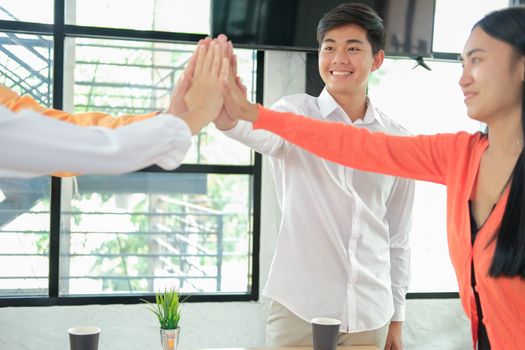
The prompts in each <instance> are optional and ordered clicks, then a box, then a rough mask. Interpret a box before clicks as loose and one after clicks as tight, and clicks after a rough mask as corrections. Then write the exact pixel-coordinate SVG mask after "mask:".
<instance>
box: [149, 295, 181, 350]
mask: <svg viewBox="0 0 525 350" xmlns="http://www.w3.org/2000/svg"><path fill="white" fill-rule="evenodd" d="M144 301H145V302H146V303H148V305H149V309H150V310H151V312H153V313H154V314H155V316H157V319H158V320H159V323H160V342H161V344H162V350H175V349H177V343H178V341H179V331H180V328H179V320H180V304H181V303H180V302H179V292H178V291H177V290H176V289H175V288H170V289H165V290H164V291H163V292H157V293H155V304H152V303H150V302H148V301H147V300H144Z"/></svg>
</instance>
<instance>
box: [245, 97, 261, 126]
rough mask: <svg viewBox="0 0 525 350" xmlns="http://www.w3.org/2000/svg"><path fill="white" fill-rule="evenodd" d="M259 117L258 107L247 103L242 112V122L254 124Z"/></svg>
mask: <svg viewBox="0 0 525 350" xmlns="http://www.w3.org/2000/svg"><path fill="white" fill-rule="evenodd" d="M258 117H259V107H258V105H257V104H256V103H250V102H248V103H247V104H246V106H245V108H244V110H243V118H242V119H244V120H247V121H250V122H252V123H254V122H255V121H256V120H257V118H258Z"/></svg>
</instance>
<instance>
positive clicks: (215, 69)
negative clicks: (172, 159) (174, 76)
mask: <svg viewBox="0 0 525 350" xmlns="http://www.w3.org/2000/svg"><path fill="white" fill-rule="evenodd" d="M207 40H211V39H205V41H207ZM208 42H209V41H208ZM225 55H226V48H225V45H223V44H220V43H218V42H216V41H211V42H210V43H209V44H207V43H206V42H201V43H200V44H199V45H198V47H197V51H196V53H195V54H194V57H195V58H192V60H193V59H194V60H195V62H194V66H193V63H192V62H190V64H189V65H188V68H187V69H186V71H188V72H187V73H188V75H189V74H190V73H193V78H192V79H191V87H189V89H188V90H187V92H186V93H185V95H184V102H185V104H186V106H187V108H188V112H186V113H184V114H182V115H180V117H181V118H182V119H184V120H185V121H186V123H188V125H189V127H190V129H191V131H192V133H193V134H196V133H197V132H199V130H200V129H201V128H202V127H204V126H205V125H207V124H208V123H209V122H211V121H213V120H214V119H215V118H216V117H217V115H218V114H219V111H220V110H221V108H222V105H223V90H224V83H223V82H224V81H225V80H226V79H227V76H228V72H229V69H230V63H229V60H228V59H227V58H226V57H225ZM186 71H185V73H184V74H186ZM185 78H186V76H185ZM185 78H183V80H182V82H181V84H182V85H183V87H184V83H183V82H184V80H185ZM177 97H179V96H177Z"/></svg>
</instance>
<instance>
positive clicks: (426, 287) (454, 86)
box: [369, 59, 480, 292]
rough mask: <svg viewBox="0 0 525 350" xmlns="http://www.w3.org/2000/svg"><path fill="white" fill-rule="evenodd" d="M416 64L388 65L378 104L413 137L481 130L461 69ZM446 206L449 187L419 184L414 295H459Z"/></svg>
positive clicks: (374, 91)
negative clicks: (471, 113) (466, 100)
mask: <svg viewBox="0 0 525 350" xmlns="http://www.w3.org/2000/svg"><path fill="white" fill-rule="evenodd" d="M414 63H415V62H414V61H411V60H402V59H399V60H392V59H387V60H385V62H384V64H383V66H382V68H381V70H380V71H378V72H377V73H376V74H375V75H374V77H373V80H372V81H371V83H370V92H369V93H370V96H371V99H372V101H373V103H374V105H375V106H376V107H379V108H380V109H381V110H382V111H384V112H387V114H388V116H390V117H391V118H392V119H394V120H396V121H398V122H399V123H400V124H401V125H402V126H404V127H405V128H406V129H408V131H410V132H411V133H413V134H435V133H440V132H456V131H459V130H466V131H470V132H476V131H478V130H479V128H480V124H479V123H478V122H476V121H473V120H471V119H469V118H468V117H467V114H466V108H465V106H464V104H463V94H462V93H461V90H460V88H459V85H458V83H457V81H458V80H459V77H460V74H461V65H460V64H459V63H446V62H437V61H429V62H428V64H429V65H430V66H431V68H432V71H427V70H425V69H423V68H421V67H418V68H417V69H412V68H413V66H414ZM445 203H446V192H445V187H444V186H442V185H437V184H432V183H426V182H418V183H417V185H416V196H415V201H414V217H413V229H412V233H411V236H410V240H411V247H412V254H411V264H412V267H411V272H412V281H411V284H410V292H451V291H457V290H458V287H457V282H456V277H455V273H454V270H453V268H452V264H451V263H450V258H449V255H448V247H447V237H446V212H445V210H446V207H445Z"/></svg>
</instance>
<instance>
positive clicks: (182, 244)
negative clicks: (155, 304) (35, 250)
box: [60, 173, 252, 295]
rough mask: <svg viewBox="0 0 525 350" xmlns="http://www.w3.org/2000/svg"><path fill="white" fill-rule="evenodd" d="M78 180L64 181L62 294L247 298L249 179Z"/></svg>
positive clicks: (147, 176) (157, 176) (140, 176)
mask: <svg viewBox="0 0 525 350" xmlns="http://www.w3.org/2000/svg"><path fill="white" fill-rule="evenodd" d="M76 181H78V183H76V184H75V183H74V180H73V179H65V180H63V182H62V189H63V194H62V223H61V226H62V235H61V243H60V247H61V250H62V252H61V260H60V267H61V275H60V293H61V295H78V294H111V293H119V294H122V293H136V292H141V293H144V292H154V291H157V290H159V289H162V288H165V287H168V286H176V287H177V288H179V290H180V291H181V292H183V293H191V294H196V293H248V292H249V290H250V285H251V282H250V266H251V265H250V260H251V255H252V253H251V247H252V243H251V240H252V235H251V232H252V231H251V215H252V207H251V201H252V193H251V190H250V189H251V177H250V176H249V175H231V174H227V175H215V174H167V173H135V174H130V175H123V176H118V177H107V176H82V177H78V178H77V180H76Z"/></svg>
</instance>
